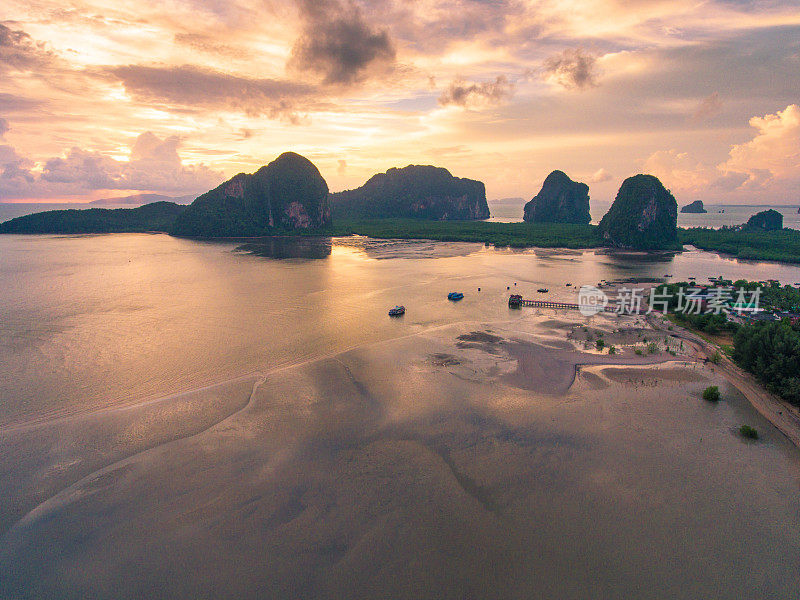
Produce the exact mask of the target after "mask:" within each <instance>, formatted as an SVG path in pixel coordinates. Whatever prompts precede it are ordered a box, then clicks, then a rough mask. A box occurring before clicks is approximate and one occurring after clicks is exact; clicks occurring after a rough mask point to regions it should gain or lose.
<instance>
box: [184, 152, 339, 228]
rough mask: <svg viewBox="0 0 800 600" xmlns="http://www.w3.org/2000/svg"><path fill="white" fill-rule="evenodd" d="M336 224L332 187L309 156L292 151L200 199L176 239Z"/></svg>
mask: <svg viewBox="0 0 800 600" xmlns="http://www.w3.org/2000/svg"><path fill="white" fill-rule="evenodd" d="M329 223H330V209H329V207H328V184H327V183H326V182H325V179H323V177H322V175H320V172H319V170H317V167H315V166H314V164H313V163H312V162H311V161H309V160H308V159H307V158H304V157H302V156H300V155H299V154H295V153H294V152H286V153H285V154H281V155H280V156H279V157H278V158H277V159H275V160H274V161H272V162H271V163H269V164H268V165H267V166H265V167H261V168H260V169H259V170H258V171H256V172H255V173H253V174H252V175H247V174H245V173H239V174H238V175H236V176H234V177H233V178H232V179H229V180H228V181H226V182H225V183H223V184H222V185H220V186H219V187H217V188H214V189H213V190H211V191H210V192H206V193H205V194H203V195H202V196H200V197H199V198H197V199H196V200H195V201H194V202H192V204H191V205H189V207H188V208H187V209H186V211H185V212H184V213H183V214H182V215H181V216H180V218H178V219H177V220H176V221H175V226H174V227H173V228H172V233H173V234H174V235H180V236H191V237H241V236H259V235H265V234H269V233H274V232H276V231H290V230H296V229H310V228H316V227H322V226H324V225H327V224H329Z"/></svg>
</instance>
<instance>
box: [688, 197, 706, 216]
mask: <svg viewBox="0 0 800 600" xmlns="http://www.w3.org/2000/svg"><path fill="white" fill-rule="evenodd" d="M681 212H682V213H684V214H685V213H706V212H708V211H707V210H706V209H705V208H704V207H703V201H702V200H695V201H694V202H692V203H691V204H687V205H686V206H684V207H683V208H681Z"/></svg>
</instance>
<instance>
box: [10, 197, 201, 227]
mask: <svg viewBox="0 0 800 600" xmlns="http://www.w3.org/2000/svg"><path fill="white" fill-rule="evenodd" d="M184 210H186V206H185V205H181V204H175V203H174V202H151V203H150V204H145V205H144V206H139V207H138V208H81V209H75V208H71V209H67V210H46V211H43V212H38V213H33V214H30V215H24V216H22V217H17V218H16V219H11V220H10V221H6V222H5V223H0V233H61V234H77V233H133V232H144V231H169V229H170V228H171V227H172V225H173V223H174V222H175V219H176V218H177V217H178V215H180V214H181V213H182V212H183V211H184Z"/></svg>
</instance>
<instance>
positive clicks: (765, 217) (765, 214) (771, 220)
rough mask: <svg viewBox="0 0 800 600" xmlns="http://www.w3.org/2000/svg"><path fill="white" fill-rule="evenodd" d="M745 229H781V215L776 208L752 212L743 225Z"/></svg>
mask: <svg viewBox="0 0 800 600" xmlns="http://www.w3.org/2000/svg"><path fill="white" fill-rule="evenodd" d="M745 227H746V228H747V229H762V230H764V231H777V230H779V229H783V215H782V214H781V213H779V212H778V211H777V210H772V209H769V210H762V211H761V212H760V213H756V214H754V215H753V216H752V217H750V219H749V220H748V221H747V225H745Z"/></svg>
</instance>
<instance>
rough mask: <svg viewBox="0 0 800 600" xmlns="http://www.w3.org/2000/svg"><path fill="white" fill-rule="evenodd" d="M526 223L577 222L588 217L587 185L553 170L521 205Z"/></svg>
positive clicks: (587, 221)
mask: <svg viewBox="0 0 800 600" xmlns="http://www.w3.org/2000/svg"><path fill="white" fill-rule="evenodd" d="M523 219H524V221H525V222H526V223H580V224H581V225H585V224H586V223H589V222H590V221H591V220H592V217H591V216H590V215H589V186H588V185H586V184H585V183H579V182H577V181H572V179H570V178H569V177H567V175H566V174H565V173H563V172H562V171H553V172H552V173H550V175H548V176H547V178H546V179H545V180H544V183H543V184H542V189H541V191H540V192H539V193H538V194H536V196H534V197H533V200H531V201H530V202H528V203H527V204H526V205H525V213H524V217H523Z"/></svg>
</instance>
